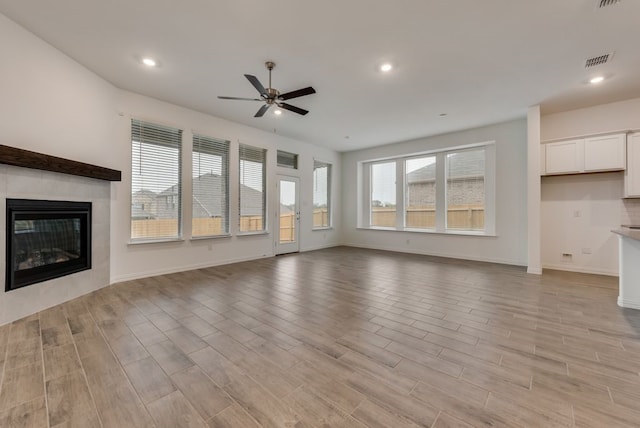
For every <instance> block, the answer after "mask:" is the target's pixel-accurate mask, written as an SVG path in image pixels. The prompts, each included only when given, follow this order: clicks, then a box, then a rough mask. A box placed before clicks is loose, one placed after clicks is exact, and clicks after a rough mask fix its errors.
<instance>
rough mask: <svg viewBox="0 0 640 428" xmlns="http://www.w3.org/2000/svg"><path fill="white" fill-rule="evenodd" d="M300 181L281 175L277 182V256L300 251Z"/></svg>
mask: <svg viewBox="0 0 640 428" xmlns="http://www.w3.org/2000/svg"><path fill="white" fill-rule="evenodd" d="M299 184H300V181H299V179H298V178H296V177H286V176H282V175H279V176H278V177H277V180H276V194H277V195H278V207H277V212H276V226H275V231H276V233H275V246H276V254H287V253H296V252H298V251H300V195H299V187H300V185H299Z"/></svg>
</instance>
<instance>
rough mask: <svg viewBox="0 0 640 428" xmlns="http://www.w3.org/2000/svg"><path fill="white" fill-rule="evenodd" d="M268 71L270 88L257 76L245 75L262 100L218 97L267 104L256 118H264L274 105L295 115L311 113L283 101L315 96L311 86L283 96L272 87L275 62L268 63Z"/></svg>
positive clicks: (261, 108)
mask: <svg viewBox="0 0 640 428" xmlns="http://www.w3.org/2000/svg"><path fill="white" fill-rule="evenodd" d="M264 65H265V67H267V70H269V87H268V88H265V87H264V86H262V83H260V81H259V80H258V78H257V77H256V76H252V75H250V74H245V75H244V77H246V78H247V80H248V81H249V82H251V84H252V85H253V87H254V88H256V89H257V90H258V92H259V93H260V97H261V98H237V97H220V96H219V97H218V98H220V99H222V100H242V101H262V102H264V103H265V105H263V106H262V107H260V110H258V112H257V113H256V114H255V115H254V117H262V116H264V114H265V113H266V112H267V110H269V107H271V106H272V105H274V104H275V105H277V106H278V107H280V108H281V109H285V110H289V111H292V112H294V113H298V114H301V115H303V116H304V115H305V114H307V113H309V111H308V110H305V109H302V108H300V107H296V106H292V105H291V104H287V103H283V102H282V101H285V100H290V99H291V98H298V97H303V96H305V95H311V94H315V93H316V90H315V89H313V88H312V87H311V86H308V87H306V88H302V89H297V90H295V91H291V92H285V93H284V94H281V93H280V91H278V90H277V89H274V88H272V87H271V70H273V69H274V67H275V66H276V64H275V62H272V61H267V62H266V63H265V64H264Z"/></svg>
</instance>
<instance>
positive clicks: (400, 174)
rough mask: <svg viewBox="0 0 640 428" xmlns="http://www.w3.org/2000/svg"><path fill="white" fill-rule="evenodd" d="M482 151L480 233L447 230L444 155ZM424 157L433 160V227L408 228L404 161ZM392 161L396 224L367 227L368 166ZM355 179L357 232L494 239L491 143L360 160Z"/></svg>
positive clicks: (368, 204)
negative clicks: (370, 231) (448, 235)
mask: <svg viewBox="0 0 640 428" xmlns="http://www.w3.org/2000/svg"><path fill="white" fill-rule="evenodd" d="M478 148H483V149H484V151H485V173H484V186H485V202H484V210H485V214H484V215H485V224H484V229H483V230H469V229H450V228H447V226H446V216H447V201H446V188H447V186H446V184H447V183H446V174H445V165H446V156H447V155H448V154H451V153H456V152H460V151H465V150H471V149H478ZM427 156H435V157H436V207H435V209H436V224H435V227H434V228H412V227H407V226H406V212H407V211H406V206H407V204H408V202H407V192H406V188H407V182H406V181H407V178H406V173H405V171H406V161H407V160H410V159H416V158H421V157H427ZM388 162H396V225H395V227H381V226H372V225H371V203H372V200H371V199H372V198H371V195H372V182H373V179H372V176H371V174H372V166H373V165H376V164H380V163H388ZM358 180H359V183H360V185H359V191H360V192H361V193H360V196H359V197H358V200H359V201H360V202H359V204H358V227H357V228H358V229H367V230H385V231H399V232H416V233H437V234H450V235H473V236H496V222H495V216H496V144H495V141H486V142H481V143H474V144H466V145H460V146H451V147H443V148H440V149H436V150H429V151H424V152H419V153H411V154H406V155H401V156H393V157H388V158H380V159H374V160H364V161H360V162H358Z"/></svg>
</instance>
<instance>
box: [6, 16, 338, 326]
mask: <svg viewBox="0 0 640 428" xmlns="http://www.w3.org/2000/svg"><path fill="white" fill-rule="evenodd" d="M0 52H2V54H3V57H2V64H1V65H0V94H1V96H0V121H1V126H0V144H4V145H8V146H13V147H19V148H23V149H27V150H32V151H36V152H42V153H46V154H50V155H54V156H59V157H63V158H68V159H72V160H77V161H82V162H87V163H92V164H97V165H101V166H105V167H109V168H114V169H118V170H121V171H122V175H123V181H122V182H120V183H112V184H108V183H107V184H103V185H106V187H107V191H108V193H110V206H111V207H110V216H111V220H110V221H111V224H110V226H111V236H110V274H109V276H107V277H105V278H103V279H102V281H101V282H100V283H96V284H91V285H90V287H102V286H104V285H107V284H108V283H109V282H116V281H120V280H123V279H127V278H137V277H142V276H146V275H154V274H159V273H164V272H170V271H179V270H186V269H191V268H194V267H200V266H212V265H218V264H224V263H231V262H233V261H236V260H246V259H253V258H258V257H263V256H270V255H272V254H273V253H274V251H273V236H274V235H273V234H270V235H264V236H252V237H249V236H246V237H233V238H229V239H216V240H204V241H193V242H192V241H189V240H187V241H182V242H175V243H164V244H146V245H128V244H127V242H128V240H129V204H130V201H129V192H130V190H129V189H130V179H131V178H130V177H131V173H130V165H131V162H130V134H129V127H130V117H132V116H133V117H136V118H140V119H145V120H149V121H154V122H157V123H163V124H168V125H172V126H177V127H180V128H181V129H184V130H185V135H186V136H188V135H190V133H191V132H192V131H194V130H195V131H197V132H201V133H205V134H209V135H211V136H215V137H220V138H226V139H229V140H231V141H232V144H233V145H234V146H233V147H237V144H238V141H241V142H243V143H248V144H254V145H256V146H261V147H265V148H267V149H268V166H267V171H268V183H269V186H270V190H271V193H270V195H269V207H270V210H269V211H270V213H269V214H272V213H273V212H274V211H275V206H276V205H275V204H276V200H275V199H274V197H275V194H274V193H273V186H275V174H276V173H277V172H280V173H284V172H291V171H290V170H278V169H277V168H276V156H275V154H276V150H277V149H282V150H286V151H289V152H293V153H298V154H299V155H300V158H299V163H300V169H299V170H298V171H296V172H295V174H294V175H296V176H298V177H300V183H301V194H300V196H301V207H302V210H301V211H302V213H301V217H302V218H301V237H300V241H301V250H303V251H305V250H311V249H315V248H322V247H327V246H333V245H337V244H338V243H339V242H340V232H341V227H340V224H341V222H340V216H341V207H340V199H339V197H338V196H337V195H339V194H340V187H341V179H340V171H341V164H340V155H339V154H338V153H337V152H334V151H332V150H328V149H324V148H321V147H318V146H314V145H311V144H307V143H304V142H301V141H296V140H292V139H288V138H284V137H281V136H279V135H276V134H271V133H267V132H263V131H259V130H256V129H253V128H250V127H246V126H242V125H239V124H235V123H232V122H229V121H226V120H222V119H219V118H215V117H212V116H209V115H206V114H202V113H198V112H195V111H191V110H188V109H185V108H181V107H178V106H175V105H171V104H167V103H164V102H160V101H157V100H154V99H151V98H147V97H143V96H140V95H136V94H133V93H129V92H125V91H121V90H119V89H117V88H115V87H113V86H112V85H111V84H110V83H108V82H106V81H105V80H103V79H101V78H100V77H98V76H97V75H96V74H94V73H93V72H91V71H89V70H87V69H86V68H84V67H83V66H81V65H79V64H78V63H76V62H75V61H73V60H72V59H70V58H69V57H67V56H66V55H64V54H62V53H61V52H60V51H58V50H57V49H55V48H53V47H51V46H50V45H49V44H47V43H45V42H44V41H42V40H41V39H39V38H37V37H36V36H34V35H33V34H31V33H29V32H28V31H26V30H24V29H23V28H22V27H20V26H18V25H17V24H15V23H14V22H12V21H10V20H9V19H7V18H6V17H5V16H3V15H0ZM186 140H187V138H185V144H187V145H189V146H190V144H191V143H190V140H189V141H186ZM232 156H235V157H232V164H231V166H232V168H231V177H232V178H233V177H237V176H238V169H237V153H233V154H232ZM185 158H187V157H186V156H185ZM314 158H317V159H320V160H324V161H328V162H331V163H333V165H334V168H333V177H332V178H333V195H334V198H333V203H334V209H333V214H334V225H335V227H334V228H333V229H331V230H325V231H312V230H311V221H312V220H311V219H312V214H311V213H312V209H313V207H312V189H313V187H312V186H313V182H312V170H313V159H314ZM234 159H235V161H236V162H233V160H234ZM187 164H190V162H188V161H187V159H185V165H187ZM27 174H28V173H27ZM185 175H188V174H187V171H185ZM17 179H18V180H19V181H20V178H19V177H18V178H17ZM81 180H82V179H81ZM90 181H91V180H90ZM3 183H5V184H3ZM231 183H232V186H233V185H234V182H233V180H232V181H231ZM187 184H188V183H185V185H187ZM235 186H236V192H237V186H238V185H237V183H235ZM186 187H189V186H188V185H187V186H186ZM0 188H2V189H3V190H6V189H5V188H6V182H0ZM232 189H233V187H232ZM5 193H6V192H5V191H3V194H5ZM11 196H13V197H18V196H19V194H17V193H15V192H14V193H12V194H11ZM68 199H70V198H68ZM1 202H3V201H1ZM186 205H187V206H188V208H187V209H189V210H190V205H191V204H186ZM235 205H236V204H234V202H233V200H232V201H231V207H232V210H237V207H236V206H235ZM233 212H234V211H232V213H233ZM187 218H188V217H187ZM231 222H232V223H234V222H233V218H232V220H231ZM189 223H190V222H189V221H185V225H186V226H187V227H186V229H187V230H188V228H189V227H190V224H189ZM0 229H2V228H0ZM0 251H1V253H0V259H2V260H4V257H5V254H4V251H5V246H4V240H3V242H0ZM72 276H73V275H72ZM70 277H71V276H70ZM36 287H37V286H36ZM76 290H77V289H76ZM82 290H84V291H86V289H82ZM67 291H68V292H67ZM67 291H64V292H61V293H60V295H59V296H58V297H57V298H55V299H46V302H47V304H48V305H54V304H57V303H60V302H62V301H63V300H64V299H67V298H71V297H73V296H75V295H76V294H75V290H71V291H69V290H67ZM0 293H1V292H0ZM0 296H2V294H0ZM2 298H3V297H0V299H2ZM1 309H2V306H1V304H0V310H1ZM1 323H2V320H0V324H1Z"/></svg>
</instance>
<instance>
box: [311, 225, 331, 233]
mask: <svg viewBox="0 0 640 428" xmlns="http://www.w3.org/2000/svg"><path fill="white" fill-rule="evenodd" d="M322 230H333V226H327V227H314V228H313V229H311V231H312V232H314V231H322Z"/></svg>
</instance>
